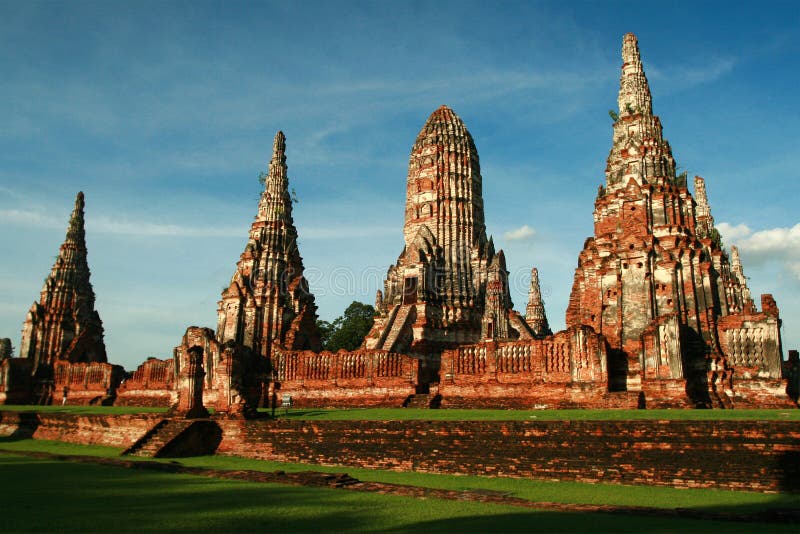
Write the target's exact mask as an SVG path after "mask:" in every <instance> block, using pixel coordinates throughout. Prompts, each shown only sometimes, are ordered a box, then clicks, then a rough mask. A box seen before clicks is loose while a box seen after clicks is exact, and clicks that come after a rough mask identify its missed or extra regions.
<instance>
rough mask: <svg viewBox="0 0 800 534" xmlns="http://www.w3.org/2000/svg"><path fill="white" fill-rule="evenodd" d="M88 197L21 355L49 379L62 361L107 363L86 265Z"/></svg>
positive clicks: (32, 316)
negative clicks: (85, 207)
mask: <svg viewBox="0 0 800 534" xmlns="http://www.w3.org/2000/svg"><path fill="white" fill-rule="evenodd" d="M83 210H84V199H83V192H79V193H78V195H77V197H76V198H75V208H74V210H73V211H72V215H71V216H70V219H69V225H68V227H67V235H66V239H65V240H64V243H63V244H62V245H61V248H60V249H59V252H58V256H56V261H55V264H54V265H53V269H52V270H51V271H50V274H49V275H48V276H47V278H46V279H45V282H44V287H42V291H41V294H40V298H39V301H38V302H34V303H33V306H31V309H30V310H29V311H28V315H27V317H26V318H25V324H24V325H23V328H22V342H21V343H20V351H19V355H20V357H21V358H30V359H31V360H33V372H34V373H37V372H38V373H39V374H44V375H50V374H52V365H53V363H54V362H56V361H57V360H66V361H69V362H81V363H86V362H106V361H107V358H106V347H105V344H104V342H103V323H102V321H101V320H100V315H99V314H98V313H97V311H96V310H95V308H94V301H95V296H94V290H93V289H92V284H91V282H90V281H89V275H90V273H89V263H88V261H87V259H86V234H85V230H84V213H83Z"/></svg>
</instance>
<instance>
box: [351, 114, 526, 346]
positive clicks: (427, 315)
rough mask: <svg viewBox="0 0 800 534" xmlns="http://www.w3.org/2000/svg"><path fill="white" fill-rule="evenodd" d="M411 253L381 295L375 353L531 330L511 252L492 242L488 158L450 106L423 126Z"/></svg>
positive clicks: (411, 169) (411, 208) (411, 178)
mask: <svg viewBox="0 0 800 534" xmlns="http://www.w3.org/2000/svg"><path fill="white" fill-rule="evenodd" d="M403 237H404V240H405V248H404V249H403V252H402V253H401V254H400V257H399V258H398V260H397V263H396V264H395V265H393V266H391V267H390V268H389V272H388V273H387V276H386V281H385V282H384V291H383V292H380V291H379V292H378V297H377V300H376V307H377V310H378V313H379V317H378V318H376V321H375V326H374V327H373V330H372V332H371V333H370V335H368V336H367V339H366V340H365V346H366V347H367V348H380V349H385V350H391V351H395V352H408V353H415V354H422V355H424V354H435V353H437V352H438V351H441V349H442V348H446V347H452V346H456V345H459V344H465V343H475V342H478V341H480V340H481V339H516V338H518V337H519V336H520V329H522V330H523V331H524V333H525V335H526V336H527V337H530V336H531V335H532V334H531V333H530V332H529V330H530V329H529V328H528V327H527V325H526V324H525V323H524V321H522V320H521V318H520V317H519V315H518V314H516V312H514V311H513V309H512V303H511V298H510V295H509V290H508V273H507V271H506V265H505V258H504V256H503V252H502V251H500V252H498V253H495V249H494V243H493V242H492V240H491V238H489V239H487V237H486V224H485V222H484V215H483V196H482V178H481V169H480V160H479V158H478V151H477V149H476V148H475V142H474V141H473V139H472V136H471V135H470V133H469V131H467V128H466V126H465V125H464V123H463V122H462V120H461V119H460V118H459V117H458V115H456V114H455V113H454V112H453V110H451V109H450V108H448V107H447V106H441V107H440V108H439V109H437V110H436V111H434V112H433V113H432V114H431V116H430V117H429V118H428V121H427V122H426V123H425V125H424V126H423V127H422V130H421V131H420V133H419V135H418V136H417V140H416V142H415V143H414V146H413V147H412V149H411V156H410V158H409V164H408V180H407V184H406V209H405V224H404V226H403Z"/></svg>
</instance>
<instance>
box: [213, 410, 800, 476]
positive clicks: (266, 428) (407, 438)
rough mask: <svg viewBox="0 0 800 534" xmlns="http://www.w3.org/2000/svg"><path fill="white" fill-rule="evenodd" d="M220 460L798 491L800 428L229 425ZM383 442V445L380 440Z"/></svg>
mask: <svg viewBox="0 0 800 534" xmlns="http://www.w3.org/2000/svg"><path fill="white" fill-rule="evenodd" d="M220 425H221V426H222V428H223V440H222V443H221V444H220V447H219V449H218V453H221V454H230V455H237V456H246V457H251V458H261V459H269V460H278V461H288V462H305V463H318V464H325V465H346V466H353V467H366V468H375V469H391V470H397V471H403V470H413V471H420V472H429V473H451V474H462V475H484V476H486V475H488V476H506V477H522V478H538V479H546V480H575V481H580V482H590V483H591V482H608V483H622V484H642V485H656V486H674V487H679V488H688V487H694V488H721V489H738V490H750V491H779V490H781V489H786V488H790V487H793V488H795V489H796V488H797V485H798V480H800V478H798V477H800V464H799V463H798V462H797V460H798V458H800V429H798V426H797V423H795V422H788V421H787V422H783V421H772V422H759V421H697V422H689V421H541V422H536V421H520V422H505V421H462V422H455V421H277V422H264V421H221V422H220ZM378 436H379V438H378Z"/></svg>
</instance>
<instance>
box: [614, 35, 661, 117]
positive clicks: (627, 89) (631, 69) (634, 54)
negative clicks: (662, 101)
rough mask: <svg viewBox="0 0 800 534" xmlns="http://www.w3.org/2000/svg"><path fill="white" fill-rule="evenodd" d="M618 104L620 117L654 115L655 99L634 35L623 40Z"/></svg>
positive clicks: (626, 36)
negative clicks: (651, 92)
mask: <svg viewBox="0 0 800 534" xmlns="http://www.w3.org/2000/svg"><path fill="white" fill-rule="evenodd" d="M617 103H618V104H619V114H620V115H626V114H627V115H632V114H636V113H638V114H642V115H652V114H653V99H652V97H651V96H650V86H649V84H648V83H647V76H645V74H644V68H643V67H642V59H641V57H640V56H639V43H638V41H637V40H636V36H635V35H634V34H632V33H626V34H625V37H623V38H622V75H621V76H620V79H619V97H618V98H617Z"/></svg>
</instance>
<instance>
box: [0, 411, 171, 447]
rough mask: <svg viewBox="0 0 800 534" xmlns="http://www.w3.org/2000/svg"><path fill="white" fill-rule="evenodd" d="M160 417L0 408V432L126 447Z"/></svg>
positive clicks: (159, 415)
mask: <svg viewBox="0 0 800 534" xmlns="http://www.w3.org/2000/svg"><path fill="white" fill-rule="evenodd" d="M163 417H164V416H163V415H161V414H132V415H76V414H67V413H28V412H9V411H0V436H3V437H5V436H15V437H18V438H34V439H48V440H55V441H64V442H67V443H78V444H81V445H106V446H109V447H121V448H127V447H130V446H131V445H133V443H134V442H135V441H136V440H137V439H139V438H140V437H142V436H143V435H144V434H145V433H146V432H147V431H148V430H149V429H150V428H152V427H153V426H154V425H155V424H156V423H157V422H158V421H160V420H161V419H163Z"/></svg>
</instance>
